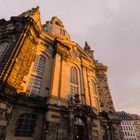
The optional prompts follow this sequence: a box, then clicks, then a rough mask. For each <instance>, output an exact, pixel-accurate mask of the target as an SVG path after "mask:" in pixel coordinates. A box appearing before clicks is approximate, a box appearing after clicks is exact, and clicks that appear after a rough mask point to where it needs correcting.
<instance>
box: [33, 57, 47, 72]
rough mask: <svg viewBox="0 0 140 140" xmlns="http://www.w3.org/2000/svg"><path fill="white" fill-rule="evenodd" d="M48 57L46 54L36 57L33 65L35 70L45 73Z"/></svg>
mask: <svg viewBox="0 0 140 140" xmlns="http://www.w3.org/2000/svg"><path fill="white" fill-rule="evenodd" d="M45 63H46V59H45V57H44V56H42V55H39V56H37V57H36V58H35V63H34V66H33V71H34V72H37V73H40V74H43V72H44V68H45Z"/></svg>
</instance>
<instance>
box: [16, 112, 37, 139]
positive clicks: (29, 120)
mask: <svg viewBox="0 0 140 140" xmlns="http://www.w3.org/2000/svg"><path fill="white" fill-rule="evenodd" d="M35 120H36V117H35V115H33V114H22V115H20V116H19V118H18V120H17V122H16V128H15V136H20V137H32V136H33V131H34V127H35Z"/></svg>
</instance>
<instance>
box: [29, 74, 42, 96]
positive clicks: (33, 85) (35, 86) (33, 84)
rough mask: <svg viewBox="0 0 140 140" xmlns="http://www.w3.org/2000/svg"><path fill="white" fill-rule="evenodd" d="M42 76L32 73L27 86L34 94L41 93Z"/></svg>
mask: <svg viewBox="0 0 140 140" xmlns="http://www.w3.org/2000/svg"><path fill="white" fill-rule="evenodd" d="M41 82H42V78H40V77H38V76H34V75H31V77H30V81H29V84H28V87H27V92H28V93H30V94H32V95H38V94H39V93H40V88H41Z"/></svg>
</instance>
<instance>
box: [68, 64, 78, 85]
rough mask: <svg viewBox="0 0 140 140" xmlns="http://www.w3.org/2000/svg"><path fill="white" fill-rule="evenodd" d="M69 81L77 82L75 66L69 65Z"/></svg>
mask: <svg viewBox="0 0 140 140" xmlns="http://www.w3.org/2000/svg"><path fill="white" fill-rule="evenodd" d="M70 72H71V74H70V82H71V83H73V84H76V85H77V84H78V75H77V70H76V68H75V67H71V69H70Z"/></svg>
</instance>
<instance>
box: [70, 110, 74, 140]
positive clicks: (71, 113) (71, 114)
mask: <svg viewBox="0 0 140 140" xmlns="http://www.w3.org/2000/svg"><path fill="white" fill-rule="evenodd" d="M69 140H74V115H73V111H72V110H70V112H69Z"/></svg>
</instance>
